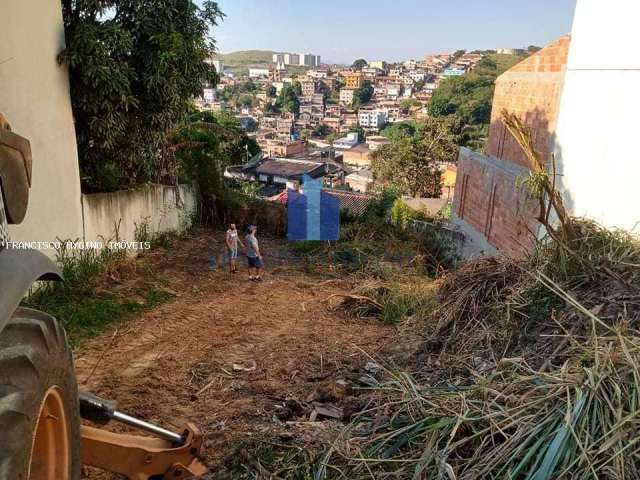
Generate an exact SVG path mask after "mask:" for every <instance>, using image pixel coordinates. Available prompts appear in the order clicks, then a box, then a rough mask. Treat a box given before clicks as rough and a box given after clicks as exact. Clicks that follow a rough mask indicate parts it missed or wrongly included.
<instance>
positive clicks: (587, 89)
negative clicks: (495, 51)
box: [556, 0, 640, 231]
mask: <svg viewBox="0 0 640 480" xmlns="http://www.w3.org/2000/svg"><path fill="white" fill-rule="evenodd" d="M639 18H640V1H638V0H608V1H607V2H604V1H602V0H578V2H577V8H576V15H575V19H574V25H573V33H572V40H571V48H570V51H569V62H568V69H567V74H566V79H565V85H564V91H563V94H562V99H561V104H560V115H559V120H558V128H557V132H556V135H557V138H556V158H557V163H558V172H559V173H560V174H561V175H562V177H561V184H562V187H563V189H564V191H565V196H566V198H567V202H568V205H569V207H570V208H571V210H572V212H573V213H574V214H576V215H579V216H587V217H590V218H593V219H595V220H597V221H599V222H600V223H602V224H603V225H606V226H609V227H621V228H625V229H627V230H632V229H635V230H636V231H639V230H640V229H639V222H640V149H639V148H638V146H637V144H638V132H639V131H640V130H639V123H638V118H639V115H640V49H639V46H640V28H638V26H637V22H638V19H639Z"/></svg>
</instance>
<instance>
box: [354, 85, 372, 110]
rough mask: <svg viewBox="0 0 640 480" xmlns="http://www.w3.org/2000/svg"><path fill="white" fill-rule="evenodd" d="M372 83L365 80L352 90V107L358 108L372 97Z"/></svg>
mask: <svg viewBox="0 0 640 480" xmlns="http://www.w3.org/2000/svg"><path fill="white" fill-rule="evenodd" d="M373 93H374V89H373V85H371V82H369V81H365V82H364V83H363V84H362V86H361V87H360V88H357V89H356V90H354V91H353V104H352V106H353V108H354V109H356V110H357V109H358V108H360V107H361V106H362V105H366V104H367V103H369V101H370V100H371V99H372V98H373Z"/></svg>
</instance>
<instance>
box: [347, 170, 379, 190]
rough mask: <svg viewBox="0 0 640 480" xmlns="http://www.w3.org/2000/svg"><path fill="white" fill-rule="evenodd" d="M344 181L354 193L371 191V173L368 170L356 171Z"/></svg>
mask: <svg viewBox="0 0 640 480" xmlns="http://www.w3.org/2000/svg"><path fill="white" fill-rule="evenodd" d="M344 180H345V183H346V184H347V185H348V186H349V187H351V189H352V190H353V191H354V192H360V193H369V192H371V191H372V190H373V185H374V180H373V172H372V171H371V170H370V169H368V168H363V169H360V170H356V171H355V172H353V173H351V174H349V175H347V176H346V177H344Z"/></svg>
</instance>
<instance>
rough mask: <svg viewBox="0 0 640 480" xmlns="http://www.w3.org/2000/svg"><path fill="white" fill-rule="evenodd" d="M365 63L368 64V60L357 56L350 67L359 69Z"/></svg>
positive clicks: (364, 65)
mask: <svg viewBox="0 0 640 480" xmlns="http://www.w3.org/2000/svg"><path fill="white" fill-rule="evenodd" d="M367 65H369V62H367V61H366V60H365V59H364V58H359V59H357V60H356V61H355V62H353V65H351V68H352V69H353V70H356V71H361V70H362V69H363V68H364V67H366V66H367Z"/></svg>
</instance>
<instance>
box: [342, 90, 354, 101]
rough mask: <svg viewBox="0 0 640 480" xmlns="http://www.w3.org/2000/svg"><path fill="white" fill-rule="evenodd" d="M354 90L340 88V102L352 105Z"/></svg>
mask: <svg viewBox="0 0 640 480" xmlns="http://www.w3.org/2000/svg"><path fill="white" fill-rule="evenodd" d="M353 92H355V90H353V89H351V88H343V89H341V90H340V103H341V104H343V105H351V104H352V103H353Z"/></svg>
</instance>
